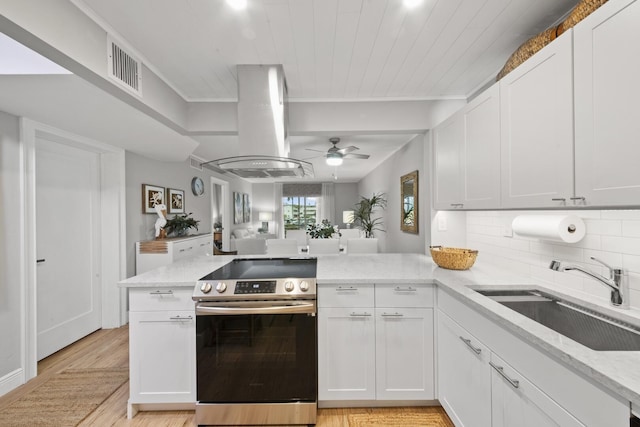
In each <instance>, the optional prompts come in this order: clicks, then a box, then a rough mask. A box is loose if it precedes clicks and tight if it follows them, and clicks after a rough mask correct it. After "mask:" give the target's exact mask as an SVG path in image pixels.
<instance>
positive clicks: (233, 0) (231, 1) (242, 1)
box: [227, 0, 247, 10]
mask: <svg viewBox="0 0 640 427" xmlns="http://www.w3.org/2000/svg"><path fill="white" fill-rule="evenodd" d="M227 4H228V5H229V6H231V7H232V8H234V9H235V10H244V9H246V8H247V0H227Z"/></svg>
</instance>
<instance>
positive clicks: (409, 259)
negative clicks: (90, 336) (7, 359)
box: [120, 254, 640, 426]
mask: <svg viewBox="0 0 640 427" xmlns="http://www.w3.org/2000/svg"><path fill="white" fill-rule="evenodd" d="M234 258H236V257H233V256H214V257H211V256H202V257H197V258H192V259H185V260H181V261H179V262H177V263H174V264H172V265H170V266H165V267H161V268H158V269H156V270H152V271H149V272H147V273H144V274H141V275H139V276H135V277H132V278H130V279H127V280H124V281H122V282H120V286H122V287H126V288H129V292H130V310H131V314H130V323H131V337H130V346H131V363H130V366H131V396H130V412H129V414H130V415H131V416H132V415H134V412H135V411H136V410H138V409H140V410H147V409H162V408H167V407H171V408H175V407H180V406H181V407H191V408H193V403H194V401H195V372H194V371H195V356H194V348H195V346H196V339H197V338H196V334H195V322H194V303H193V301H192V300H191V296H192V293H193V290H194V285H195V282H196V280H198V279H199V278H200V277H203V276H205V275H206V274H208V273H210V272H211V271H213V270H215V269H217V268H219V267H221V266H223V265H225V264H226V263H228V262H230V261H231V260H233V259H234ZM317 283H318V307H319V309H318V317H319V350H318V351H319V365H320V366H319V369H320V372H321V374H320V375H319V376H320V377H321V378H322V377H323V374H324V376H326V374H327V373H326V372H324V373H322V369H323V368H322V357H323V356H322V354H323V338H322V333H323V329H322V327H321V325H322V320H323V313H324V312H325V311H326V310H330V309H333V308H325V307H335V306H336V305H340V303H339V302H338V303H336V302H335V300H331V301H334V302H332V303H331V304H328V303H325V302H326V301H329V300H330V294H331V292H334V291H335V290H336V289H338V288H340V289H341V292H342V294H343V296H347V297H353V296H354V294H359V293H362V294H367V293H370V295H371V297H370V298H371V299H370V301H371V302H372V303H373V304H372V305H371V306H370V307H364V306H363V305H358V304H359V303H353V304H356V305H349V304H351V302H349V303H347V304H346V305H343V306H342V307H343V308H347V309H350V308H353V307H355V308H357V310H356V309H354V310H352V311H350V312H349V313H351V312H353V313H355V314H367V313H370V316H366V317H362V319H369V318H370V319H371V321H373V322H376V321H377V319H378V317H382V316H383V315H386V316H388V318H389V319H394V316H398V317H399V316H400V315H401V314H402V313H403V312H402V310H403V309H404V307H406V306H407V304H404V303H402V302H401V300H404V301H406V300H413V301H417V300H418V299H420V302H419V304H417V303H416V305H420V306H421V307H422V308H420V309H419V310H422V311H420V313H422V316H424V313H425V310H426V313H427V316H429V315H431V317H430V319H428V320H429V321H430V324H431V325H432V328H433V329H432V331H431V335H430V336H432V337H433V342H432V343H431V346H430V349H431V350H433V354H431V355H428V356H429V357H430V358H431V359H430V360H429V363H428V364H427V365H429V366H431V372H430V373H429V372H427V375H426V376H425V378H428V379H430V381H431V384H427V387H426V388H427V389H426V390H424V393H423V394H421V395H416V396H418V397H417V398H413V397H412V396H407V395H397V396H396V397H389V395H384V394H381V392H380V388H378V389H377V390H376V389H373V390H371V391H370V394H369V395H368V396H366V397H358V398H353V397H350V396H349V395H347V394H345V395H344V399H343V400H344V402H346V403H348V404H350V405H351V406H353V404H354V401H357V400H360V401H362V402H363V403H365V404H366V405H369V406H373V405H376V404H378V403H379V404H380V405H384V404H387V405H388V404H389V402H390V401H392V400H394V399H395V400H396V401H399V402H415V403H416V404H432V402H433V403H435V402H437V401H439V402H440V403H441V404H442V405H443V406H444V407H445V409H446V410H447V412H448V413H449V415H450V417H451V418H452V419H453V420H454V422H456V420H458V421H459V420H460V419H464V416H465V414H464V412H465V411H469V410H474V411H476V410H477V412H474V415H475V416H478V417H480V418H479V419H480V420H482V419H483V417H484V416H485V415H486V414H487V413H488V414H491V411H492V407H493V408H494V410H496V408H498V411H499V410H500V409H499V408H501V407H503V409H504V406H505V405H507V403H509V405H508V406H512V405H513V404H514V400H513V399H514V396H509V395H508V392H509V390H508V389H506V388H505V387H507V386H508V384H507V383H506V382H504V381H503V383H500V382H498V381H499V380H500V378H502V377H501V376H497V377H496V375H498V373H499V374H500V375H503V374H504V375H507V376H509V375H511V379H513V378H514V377H517V378H519V380H516V381H515V382H514V384H519V387H520V389H519V390H520V391H519V392H520V393H524V395H523V397H522V396H521V397H522V399H524V400H523V401H522V402H517V403H518V405H517V408H519V409H517V411H519V412H521V413H523V414H524V413H529V411H533V413H535V412H536V411H538V412H540V411H542V413H545V414H548V415H547V416H549V417H556V419H565V418H566V419H571V420H575V421H576V423H574V424H571V425H594V426H595V425H611V426H626V425H628V418H629V408H630V403H631V404H632V405H633V409H634V410H635V412H636V415H637V411H638V409H639V408H640V372H639V370H638V369H637V367H638V366H640V352H602V351H594V350H591V349H589V348H587V347H585V346H582V345H580V344H578V343H576V342H575V341H572V340H569V339H567V338H566V337H564V336H562V335H560V334H558V333H556V332H554V331H552V330H550V329H548V328H546V327H544V326H542V325H540V324H538V323H536V322H535V321H533V320H530V319H528V318H526V317H524V316H522V315H520V314H518V313H516V312H515V311H512V310H510V309H508V308H506V307H504V306H503V305H501V304H499V303H497V302H496V301H494V300H491V299H489V298H487V297H486V296H483V295H481V294H479V293H477V292H475V291H474V290H473V289H472V287H477V286H515V287H518V286H522V285H527V286H528V287H536V288H538V289H541V290H545V291H548V292H550V293H553V294H559V295H561V296H562V297H563V298H566V299H567V300H575V298H574V297H572V296H570V295H566V294H562V293H560V292H558V291H555V290H553V289H549V287H548V284H547V285H545V284H544V283H542V282H539V281H535V280H533V279H530V278H526V277H523V276H517V275H514V274H510V273H505V272H504V271H502V270H500V269H498V268H496V267H495V266H491V265H488V264H483V263H482V260H481V258H480V259H479V260H478V262H476V264H475V265H474V267H472V268H471V269H470V270H467V271H452V270H444V269H441V268H438V267H436V266H435V264H433V262H432V261H431V258H429V257H427V256H425V255H419V254H374V255H356V254H352V255H330V256H320V257H318V268H317ZM407 295H408V296H407ZM327 298H329V299H327ZM331 298H332V297H331ZM323 299H324V301H325V302H323ZM338 301H339V300H338ZM351 301H355V300H353V299H352V300H351ZM398 301H400V302H398ZM392 302H393V303H392ZM578 302H580V303H581V304H582V305H583V306H589V307H593V308H594V309H597V310H598V311H600V312H603V313H605V314H608V315H610V316H612V317H618V318H622V319H623V320H626V321H627V322H629V323H633V324H636V325H640V315H638V313H637V312H635V311H633V310H631V311H627V312H623V311H622V310H618V309H613V308H609V307H607V306H605V305H601V304H598V303H596V302H595V301H584V300H582V301H578ZM411 305H413V303H412V304H411ZM380 307H385V308H380ZM386 307H390V308H389V309H387V308H386ZM398 307H400V308H398ZM368 308H370V309H371V311H370V312H369V311H367V309H368ZM412 310H414V309H413V308H412ZM373 313H375V316H373V315H372V314H373ZM167 315H168V316H169V317H170V318H171V319H173V320H172V322H173V323H171V322H169V321H166V322H160V323H148V322H144V323H142V324H143V325H155V326H154V328H156V331H157V332H156V333H157V334H161V336H162V337H165V338H167V337H168V338H169V339H163V340H154V339H151V337H146V338H141V337H139V336H136V334H135V332H134V330H135V328H136V323H135V322H136V321H140V320H141V319H140V317H139V316H156V317H161V316H167ZM398 317H396V319H397V318H398ZM412 318H414V317H412ZM375 324H376V325H378V323H375ZM423 325H426V323H423ZM146 327H147V326H145V328H146ZM169 328H175V329H174V332H173V333H169V332H168V330H169ZM165 329H166V330H165ZM382 329H383V328H380V327H378V328H377V329H375V333H376V336H375V340H379V339H380V335H379V333H380V331H381V330H382ZM324 331H325V332H327V331H328V330H327V329H325V330H324ZM452 331H454V333H455V335H453V336H454V338H455V341H453V340H450V341H447V337H448V336H449V335H451V332H452ZM180 332H182V333H183V335H182V338H178V339H177V341H172V340H174V339H176V337H177V336H180ZM147 335H148V334H147ZM459 337H462V338H461V339H458V338H459ZM138 339H142V340H145V343H147V344H148V345H147V348H146V350H145V351H143V352H142V353H141V352H140V351H136V350H135V349H134V348H135V347H136V346H138V345H139V344H140V342H139V341H137V340H138ZM463 340H467V341H464V342H463ZM452 342H455V343H459V344H460V347H459V348H451V345H450V344H451V343H452ZM465 344H466V346H465ZM471 347H473V348H474V349H475V352H470V351H467V350H469V349H471ZM477 350H481V352H479V351H477ZM448 352H452V353H448ZM467 353H468V354H467ZM151 354H154V355H159V354H162V355H163V357H169V358H173V359H172V361H171V363H170V364H169V365H168V366H173V367H174V368H175V370H180V369H182V371H181V372H180V373H179V374H176V375H169V378H168V383H167V384H169V386H167V387H168V388H167V387H165V385H166V384H164V385H163V384H161V378H160V377H162V376H164V375H165V374H167V369H166V366H167V365H166V364H164V365H163V364H160V363H158V364H157V363H155V362H152V361H150V360H147V359H145V357H148V356H150V355H151ZM474 354H477V355H478V358H477V360H474V359H471V360H470V361H469V360H467V359H465V358H463V356H464V357H471V356H472V355H474ZM164 355H168V356H164ZM489 357H490V360H481V359H482V358H489ZM439 360H443V361H444V360H455V361H460V362H461V363H464V366H460V367H459V368H460V369H463V368H464V369H465V370H466V369H467V367H474V368H478V369H479V370H480V371H479V372H480V373H478V371H473V372H470V375H474V378H476V377H475V375H478V376H477V378H480V379H481V380H482V381H485V380H486V381H489V383H488V385H487V386H488V387H493V389H495V390H500V393H493V401H492V400H491V399H492V393H491V392H488V393H485V394H486V396H485V395H477V396H476V399H474V400H475V402H474V404H473V405H470V406H469V407H467V405H466V403H469V402H464V394H459V393H458V394H456V392H455V391H456V390H458V389H457V388H456V387H455V384H453V383H447V381H453V380H450V378H455V375H451V376H449V375H448V372H446V371H445V372H443V371H441V369H445V368H446V366H445V364H444V363H441V364H439V363H438V361H439ZM489 361H490V362H491V364H492V365H491V366H498V364H499V367H500V368H503V370H502V371H501V372H497V371H495V368H494V371H493V372H496V374H493V373H492V371H491V368H489V364H488V362H489ZM165 362H166V361H165ZM483 363H484V364H486V369H484V368H485V365H483ZM408 369H412V368H411V367H409V368H408ZM380 372H381V371H380V367H378V371H377V373H378V374H379V373H380ZM465 372H466V371H465ZM159 374H161V375H159ZM492 375H493V376H492ZM380 378H381V377H380V375H378V376H377V377H374V379H373V381H374V382H375V381H376V380H378V381H379V380H380ZM436 379H437V380H436ZM172 381H173V382H172ZM436 381H439V382H438V383H437V384H436ZM492 381H493V382H492ZM504 384H507V386H505V385H504ZM153 387H160V388H161V389H159V390H153ZM162 387H164V388H162ZM171 387H174V390H173V391H172V390H171ZM499 387H500V388H499ZM509 387H511V386H509ZM319 389H320V390H319V406H321V407H330V406H340V399H336V398H335V396H336V394H335V393H333V394H329V395H327V394H326V393H323V389H322V382H321V383H320V384H319ZM452 390H453V391H452ZM491 390H492V389H491V388H489V391H491ZM323 396H330V397H327V398H323ZM496 396H498V397H502V398H503V399H504V400H503V401H497V400H496ZM518 396H519V395H518ZM485 397H486V399H485ZM461 398H462V399H463V400H462V402H463V403H465V405H464V406H465V408H466V409H465V408H461V406H460V402H461V400H460V399H461ZM518 398H519V397H518ZM376 399H377V400H376ZM509 399H510V400H509ZM536 405H537V406H536ZM469 408H471V409H469ZM507 415H508V414H507ZM458 417H461V418H458ZM625 420H626V421H625ZM490 422H491V421H490V418H489V424H486V425H491V424H490ZM505 422H506V424H505V425H509V420H506V421H505ZM625 422H626V424H625ZM478 425H481V423H478ZM482 425H485V424H482ZM494 425H495V424H494Z"/></svg>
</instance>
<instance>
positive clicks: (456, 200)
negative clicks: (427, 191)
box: [433, 113, 464, 210]
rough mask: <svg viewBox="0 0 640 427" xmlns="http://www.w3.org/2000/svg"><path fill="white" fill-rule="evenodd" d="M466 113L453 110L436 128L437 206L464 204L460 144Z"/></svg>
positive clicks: (435, 201) (434, 137) (434, 133)
mask: <svg viewBox="0 0 640 427" xmlns="http://www.w3.org/2000/svg"><path fill="white" fill-rule="evenodd" d="M463 139H464V117H463V116H462V115H461V114H460V113H456V114H454V115H453V116H452V117H450V118H448V119H447V120H446V121H444V122H443V123H441V124H440V125H438V126H437V127H436V128H435V129H434V130H433V147H434V150H433V160H434V161H433V163H434V178H433V179H434V188H433V194H434V202H433V203H434V206H435V208H436V209H444V210H446V209H455V208H462V207H463V205H462V175H461V173H460V171H461V165H460V162H461V155H460V152H461V147H462V140H463Z"/></svg>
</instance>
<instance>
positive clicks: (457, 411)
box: [437, 311, 491, 427]
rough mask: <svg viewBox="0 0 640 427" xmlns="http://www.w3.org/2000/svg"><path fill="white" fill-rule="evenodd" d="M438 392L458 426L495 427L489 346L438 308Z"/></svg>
mask: <svg viewBox="0 0 640 427" xmlns="http://www.w3.org/2000/svg"><path fill="white" fill-rule="evenodd" d="M437 348H438V394H439V396H438V397H439V399H440V403H441V404H442V407H443V408H444V409H445V410H446V411H447V414H449V417H450V418H451V420H452V421H453V422H454V424H455V425H456V426H458V427H461V426H467V427H471V426H473V427H489V426H491V372H489V369H488V367H489V358H490V355H489V349H488V348H487V347H486V346H485V345H484V344H482V343H481V342H480V341H479V340H478V339H476V338H475V337H474V336H472V335H471V334H470V333H468V332H467V331H465V330H464V329H462V328H461V327H460V325H458V324H457V323H456V322H454V321H453V320H452V319H450V318H449V317H448V316H447V315H446V314H444V313H442V312H440V311H438V346H437Z"/></svg>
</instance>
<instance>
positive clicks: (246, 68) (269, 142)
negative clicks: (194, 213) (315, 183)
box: [203, 65, 313, 178]
mask: <svg viewBox="0 0 640 427" xmlns="http://www.w3.org/2000/svg"><path fill="white" fill-rule="evenodd" d="M237 73H238V145H239V148H240V155H238V156H234V157H225V158H222V159H217V160H212V161H210V162H206V163H203V166H205V167H209V168H210V169H212V170H216V171H218V172H223V173H224V172H228V173H232V174H234V175H237V176H239V177H241V178H302V177H313V165H311V163H309V162H305V161H303V160H297V159H291V158H289V157H288V156H289V141H288V135H287V110H288V106H287V84H286V81H285V78H284V70H283V69H282V65H238V66H237Z"/></svg>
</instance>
